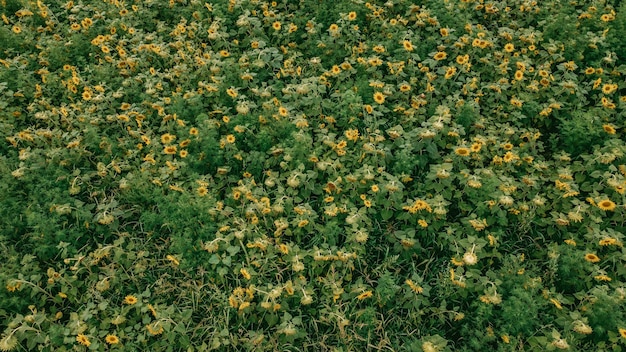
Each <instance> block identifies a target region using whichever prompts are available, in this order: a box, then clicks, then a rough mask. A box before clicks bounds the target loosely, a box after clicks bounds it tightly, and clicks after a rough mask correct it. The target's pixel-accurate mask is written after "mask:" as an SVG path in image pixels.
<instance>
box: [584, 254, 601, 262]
mask: <svg viewBox="0 0 626 352" xmlns="http://www.w3.org/2000/svg"><path fill="white" fill-rule="evenodd" d="M585 260H586V261H588V262H590V263H597V262H599V261H600V258H599V257H598V256H597V255H595V254H593V253H587V254H585Z"/></svg>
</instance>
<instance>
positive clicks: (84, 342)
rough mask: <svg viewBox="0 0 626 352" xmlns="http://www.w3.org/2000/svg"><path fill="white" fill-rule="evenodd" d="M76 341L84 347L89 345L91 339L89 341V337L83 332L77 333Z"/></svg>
mask: <svg viewBox="0 0 626 352" xmlns="http://www.w3.org/2000/svg"><path fill="white" fill-rule="evenodd" d="M76 342H78V343H80V344H81V345H83V346H86V347H89V346H90V345H91V341H89V338H88V337H87V336H86V335H83V334H78V336H76Z"/></svg>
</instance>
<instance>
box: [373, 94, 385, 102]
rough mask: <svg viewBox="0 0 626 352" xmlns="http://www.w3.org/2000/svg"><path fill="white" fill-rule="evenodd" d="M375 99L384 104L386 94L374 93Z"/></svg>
mask: <svg viewBox="0 0 626 352" xmlns="http://www.w3.org/2000/svg"><path fill="white" fill-rule="evenodd" d="M374 101H375V102H377V103H378V104H382V103H384V102H385V95H384V94H383V93H381V92H376V93H374Z"/></svg>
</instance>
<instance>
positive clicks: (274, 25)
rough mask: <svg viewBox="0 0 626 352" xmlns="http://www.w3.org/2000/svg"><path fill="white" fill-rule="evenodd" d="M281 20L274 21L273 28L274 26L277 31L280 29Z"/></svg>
mask: <svg viewBox="0 0 626 352" xmlns="http://www.w3.org/2000/svg"><path fill="white" fill-rule="evenodd" d="M280 27H281V25H280V22H278V21H276V22H274V23H272V28H274V30H275V31H277V30H280Z"/></svg>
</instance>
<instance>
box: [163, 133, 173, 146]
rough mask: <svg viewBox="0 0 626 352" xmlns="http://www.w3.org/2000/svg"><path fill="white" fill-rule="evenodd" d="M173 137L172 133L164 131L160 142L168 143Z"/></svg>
mask: <svg viewBox="0 0 626 352" xmlns="http://www.w3.org/2000/svg"><path fill="white" fill-rule="evenodd" d="M175 139H176V136H174V135H172V134H169V133H166V134H164V135H162V136H161V143H163V144H170V143H172V142H173V141H174V140H175Z"/></svg>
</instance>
